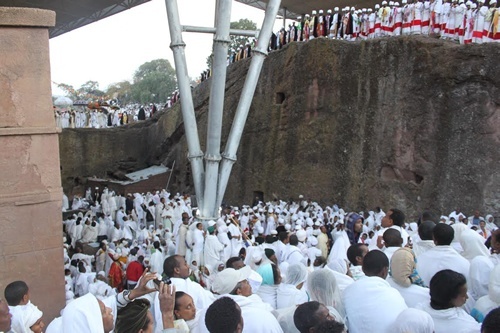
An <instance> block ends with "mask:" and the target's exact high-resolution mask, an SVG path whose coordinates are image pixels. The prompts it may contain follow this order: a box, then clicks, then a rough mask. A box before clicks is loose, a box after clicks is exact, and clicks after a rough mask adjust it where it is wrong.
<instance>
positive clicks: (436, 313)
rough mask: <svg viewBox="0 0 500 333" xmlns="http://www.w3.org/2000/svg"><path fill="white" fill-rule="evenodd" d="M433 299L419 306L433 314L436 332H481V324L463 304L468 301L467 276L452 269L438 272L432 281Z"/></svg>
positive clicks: (431, 292) (431, 291) (431, 293)
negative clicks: (468, 312)
mask: <svg viewBox="0 0 500 333" xmlns="http://www.w3.org/2000/svg"><path fill="white" fill-rule="evenodd" d="M430 295H431V301H430V302H429V303H421V304H419V305H418V307H417V308H419V309H420V310H423V311H425V312H427V313H428V314H430V315H431V317H432V319H433V320H434V326H435V327H434V329H435V330H434V331H435V333H448V332H468V333H479V332H480V330H481V325H480V324H479V323H478V322H476V321H475V320H474V318H472V317H471V316H470V315H469V314H467V312H465V310H464V309H462V306H463V305H464V304H465V302H466V301H467V298H468V296H467V280H466V279H465V276H463V275H462V274H460V273H457V272H455V271H452V270H450V269H445V270H442V271H439V272H437V273H436V274H435V275H434V276H433V277H432V280H431V283H430Z"/></svg>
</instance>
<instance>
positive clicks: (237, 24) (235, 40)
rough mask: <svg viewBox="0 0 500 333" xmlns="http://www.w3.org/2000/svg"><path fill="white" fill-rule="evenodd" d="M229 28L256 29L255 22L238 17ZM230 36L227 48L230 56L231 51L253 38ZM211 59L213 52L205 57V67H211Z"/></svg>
mask: <svg viewBox="0 0 500 333" xmlns="http://www.w3.org/2000/svg"><path fill="white" fill-rule="evenodd" d="M230 28H231V29H237V30H252V31H255V30H257V23H255V22H253V21H251V20H249V19H240V20H239V21H234V22H231V23H230ZM230 38H231V44H230V45H229V49H228V50H227V55H228V56H230V55H231V54H232V53H233V52H236V51H237V50H238V48H239V47H240V46H241V45H243V46H245V45H246V44H248V43H250V41H251V40H252V39H253V38H251V37H246V36H233V35H231V36H230ZM212 60H213V53H212V54H210V55H209V56H208V58H207V67H208V68H212Z"/></svg>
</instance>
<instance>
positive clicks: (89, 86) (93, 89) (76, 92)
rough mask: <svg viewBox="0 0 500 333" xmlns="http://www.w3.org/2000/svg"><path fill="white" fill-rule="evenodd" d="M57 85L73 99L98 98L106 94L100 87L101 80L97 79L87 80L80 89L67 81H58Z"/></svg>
mask: <svg viewBox="0 0 500 333" xmlns="http://www.w3.org/2000/svg"><path fill="white" fill-rule="evenodd" d="M57 87H58V88H59V89H61V90H63V91H64V92H65V93H66V95H67V96H68V97H69V98H71V99H72V100H73V101H77V100H96V99H99V98H102V97H104V96H105V95H106V93H105V92H104V91H102V90H100V89H99V82H97V81H87V82H85V83H84V84H82V86H81V87H80V88H78V89H75V88H74V87H73V86H72V85H70V84H66V83H58V84H57Z"/></svg>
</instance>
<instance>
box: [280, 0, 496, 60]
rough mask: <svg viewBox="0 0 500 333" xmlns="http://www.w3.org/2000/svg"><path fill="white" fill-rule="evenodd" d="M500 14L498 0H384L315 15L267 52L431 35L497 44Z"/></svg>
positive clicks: (292, 27) (304, 18)
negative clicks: (325, 42) (320, 42)
mask: <svg viewBox="0 0 500 333" xmlns="http://www.w3.org/2000/svg"><path fill="white" fill-rule="evenodd" d="M499 15H500V11H499V10H498V8H497V0H477V1H471V0H468V1H465V0H452V1H447V0H430V1H422V0H419V1H412V0H401V4H400V3H399V2H398V1H389V2H387V1H385V0H384V1H382V3H381V5H380V4H376V5H375V7H374V8H373V9H372V8H355V7H344V8H342V9H339V8H338V7H335V8H334V10H333V11H332V10H331V9H329V10H327V11H326V13H325V12H324V11H323V10H319V11H316V10H313V11H312V14H311V15H309V14H306V15H304V16H299V17H297V22H293V23H292V24H290V25H289V26H288V29H285V28H282V29H281V30H280V31H279V32H278V33H276V34H274V35H273V36H272V38H271V42H270V49H273V50H275V49H279V48H281V47H282V46H284V45H285V44H287V43H290V42H292V41H308V40H311V39H314V38H318V37H327V38H333V39H345V40H350V41H354V40H365V39H373V38H379V37H392V36H401V35H425V36H429V35H430V36H436V37H441V38H442V39H448V40H453V41H456V42H459V43H460V44H470V43H476V44H482V43H487V42H500V29H499V28H500V24H499Z"/></svg>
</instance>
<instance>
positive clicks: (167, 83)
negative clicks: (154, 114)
mask: <svg viewBox="0 0 500 333" xmlns="http://www.w3.org/2000/svg"><path fill="white" fill-rule="evenodd" d="M176 86H177V80H176V77H175V70H174V69H173V67H172V66H171V65H170V63H169V62H168V60H166V59H156V60H152V61H149V62H146V63H144V64H142V65H141V66H140V67H139V68H138V69H137V70H136V71H135V73H134V82H133V84H132V87H131V93H132V98H133V99H134V100H135V101H137V102H140V103H147V102H155V103H160V102H165V101H166V100H167V99H168V98H169V97H170V95H171V94H172V92H173V91H174V90H175V88H176Z"/></svg>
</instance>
